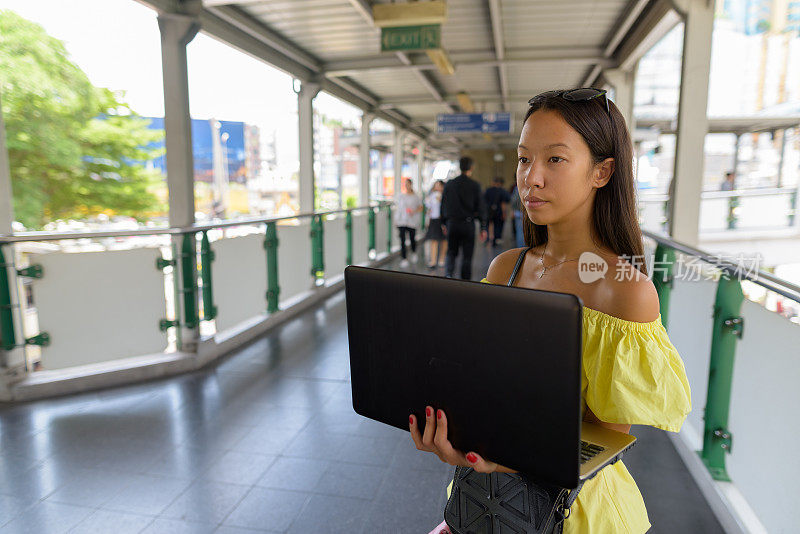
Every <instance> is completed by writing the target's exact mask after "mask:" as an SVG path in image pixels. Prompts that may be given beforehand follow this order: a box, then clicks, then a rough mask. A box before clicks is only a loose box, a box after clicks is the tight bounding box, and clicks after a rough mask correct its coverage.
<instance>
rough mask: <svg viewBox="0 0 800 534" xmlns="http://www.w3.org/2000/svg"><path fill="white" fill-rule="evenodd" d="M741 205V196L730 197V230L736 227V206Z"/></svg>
mask: <svg viewBox="0 0 800 534" xmlns="http://www.w3.org/2000/svg"><path fill="white" fill-rule="evenodd" d="M737 207H739V197H730V198H729V199H728V230H733V229H734V228H736V223H737V220H736V208H737Z"/></svg>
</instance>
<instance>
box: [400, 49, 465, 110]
mask: <svg viewBox="0 0 800 534" xmlns="http://www.w3.org/2000/svg"><path fill="white" fill-rule="evenodd" d="M397 57H398V58H400V61H402V62H403V63H405V64H406V65H411V60H410V59H409V58H408V55H406V54H404V53H403V52H397ZM413 72H414V74H415V75H416V76H417V79H419V82H420V83H421V84H422V85H423V87H425V89H427V90H428V92H430V94H431V96H433V99H434V100H435V101H436V102H438V103H439V104H441V105H442V106H444V108H445V109H446V110H447V111H449V112H450V113H455V111H456V108H455V106H453V105H452V104H449V103H448V102H447V101H446V100H445V98H444V93H443V92H442V91H441V90H440V89H439V88H438V87H436V85H435V84H434V83H433V80H431V79H430V77H429V76H428V73H427V72H422V71H420V70H414V71H413Z"/></svg>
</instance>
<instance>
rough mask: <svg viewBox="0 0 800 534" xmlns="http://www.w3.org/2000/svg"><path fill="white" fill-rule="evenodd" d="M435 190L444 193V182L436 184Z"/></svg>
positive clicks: (434, 185)
mask: <svg viewBox="0 0 800 534" xmlns="http://www.w3.org/2000/svg"><path fill="white" fill-rule="evenodd" d="M433 190H434V191H439V192H441V191H444V186H443V185H442V182H436V183H435V184H433Z"/></svg>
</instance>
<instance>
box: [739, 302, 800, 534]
mask: <svg viewBox="0 0 800 534" xmlns="http://www.w3.org/2000/svg"><path fill="white" fill-rule="evenodd" d="M742 316H743V317H744V333H743V335H742V340H741V341H739V342H738V344H737V347H736V358H735V360H734V368H733V387H732V391H731V405H730V415H729V418H728V428H729V429H730V431H731V433H732V435H733V446H732V448H731V454H730V455H729V456H728V457H727V460H726V466H727V469H728V474H729V475H730V476H731V479H732V481H733V483H734V484H736V487H737V488H738V489H739V491H741V492H742V494H743V495H744V497H745V499H746V500H747V502H748V504H749V505H750V506H751V507H752V508H753V510H754V511H755V512H756V514H757V515H758V518H759V519H760V520H761V522H762V523H763V524H764V526H765V527H766V529H767V531H768V532H776V533H777V532H785V533H787V534H788V533H790V532H797V526H798V525H800V507H798V506H797V491H796V490H792V489H791V488H795V487H796V486H797V480H798V478H800V461H798V460H797V454H796V453H795V451H794V446H795V444H796V443H797V442H798V441H800V417H798V416H797V407H798V406H800V387H798V384H800V326H798V325H796V324H794V323H792V322H791V321H789V320H788V319H786V318H784V317H781V316H780V315H778V314H776V313H773V312H771V311H769V310H766V309H765V308H763V307H762V306H761V305H760V304H757V303H755V302H751V301H749V300H745V301H744V303H743V304H742Z"/></svg>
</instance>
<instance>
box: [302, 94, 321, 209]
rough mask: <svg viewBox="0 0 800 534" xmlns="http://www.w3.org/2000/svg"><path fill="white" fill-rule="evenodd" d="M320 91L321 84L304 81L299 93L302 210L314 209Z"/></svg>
mask: <svg viewBox="0 0 800 534" xmlns="http://www.w3.org/2000/svg"><path fill="white" fill-rule="evenodd" d="M317 93H319V84H316V83H309V82H303V83H302V85H301V86H300V92H299V93H297V116H298V120H299V121H300V122H299V127H298V134H299V135H298V137H299V142H300V150H299V152H298V154H299V155H300V173H299V174H300V191H299V194H300V212H301V213H307V212H312V211H314V207H315V202H314V201H315V196H316V192H315V190H314V188H315V184H314V97H315V96H317Z"/></svg>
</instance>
